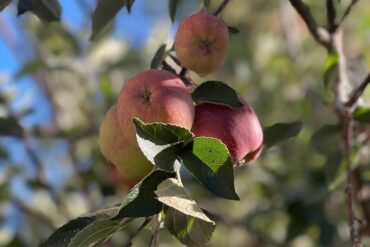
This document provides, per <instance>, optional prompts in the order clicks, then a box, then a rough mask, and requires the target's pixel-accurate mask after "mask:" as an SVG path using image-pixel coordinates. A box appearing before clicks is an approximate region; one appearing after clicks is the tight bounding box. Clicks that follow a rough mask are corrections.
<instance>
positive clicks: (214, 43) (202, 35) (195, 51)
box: [175, 12, 229, 76]
mask: <svg viewBox="0 0 370 247" xmlns="http://www.w3.org/2000/svg"><path fill="white" fill-rule="evenodd" d="M228 46H229V31H228V28H227V26H226V25H225V24H224V23H223V22H222V21H221V20H220V19H218V18H217V17H215V16H213V15H210V14H207V13H205V12H198V13H196V14H193V15H190V16H188V17H186V18H185V19H184V20H183V21H182V22H181V23H180V26H179V28H178V30H177V33H176V37H175V51H176V55H177V57H178V59H179V60H180V62H181V64H182V65H183V66H185V67H186V68H188V69H190V70H193V71H194V72H196V73H198V74H199V75H201V76H205V75H207V74H209V73H212V72H214V71H216V70H218V69H219V68H221V67H222V65H223V64H224V61H225V57H226V52H227V48H228Z"/></svg>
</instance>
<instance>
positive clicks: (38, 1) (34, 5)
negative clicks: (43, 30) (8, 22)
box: [18, 0, 62, 22]
mask: <svg viewBox="0 0 370 247" xmlns="http://www.w3.org/2000/svg"><path fill="white" fill-rule="evenodd" d="M27 11H32V12H33V13H34V14H35V15H36V16H37V17H38V18H40V20H42V21H46V22H53V21H59V20H60V17H61V13H62V8H61V6H60V4H59V2H58V0H19V2H18V15H22V14H24V13H25V12H27Z"/></svg>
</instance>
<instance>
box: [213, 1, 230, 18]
mask: <svg viewBox="0 0 370 247" xmlns="http://www.w3.org/2000/svg"><path fill="white" fill-rule="evenodd" d="M229 1H230V0H224V1H223V2H222V3H221V4H220V6H218V8H217V9H216V11H215V13H214V14H213V15H214V16H218V15H219V14H220V13H221V12H222V10H224V8H225V7H226V6H227V4H228V3H229Z"/></svg>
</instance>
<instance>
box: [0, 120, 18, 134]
mask: <svg viewBox="0 0 370 247" xmlns="http://www.w3.org/2000/svg"><path fill="white" fill-rule="evenodd" d="M22 135H23V128H22V126H21V125H20V124H19V123H18V120H17V119H16V118H14V117H0V136H17V137H21V136H22Z"/></svg>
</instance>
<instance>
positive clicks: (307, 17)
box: [289, 0, 331, 49]
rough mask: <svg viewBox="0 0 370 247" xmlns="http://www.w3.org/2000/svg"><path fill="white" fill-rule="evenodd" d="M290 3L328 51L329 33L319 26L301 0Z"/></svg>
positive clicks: (291, 0)
mask: <svg viewBox="0 0 370 247" xmlns="http://www.w3.org/2000/svg"><path fill="white" fill-rule="evenodd" d="M289 1H290V3H291V4H292V5H293V7H294V8H295V9H296V10H297V12H298V14H299V15H300V16H301V17H302V19H303V20H304V22H305V23H306V25H307V27H308V29H309V30H310V33H311V34H312V36H313V37H314V38H315V40H316V41H317V42H318V43H320V44H321V45H323V46H324V47H326V48H327V49H330V48H331V46H330V35H329V33H328V31H327V30H326V29H325V28H323V27H320V26H319V25H318V24H317V22H316V20H315V18H314V17H313V15H312V13H311V11H310V9H309V8H308V7H307V5H305V4H304V3H303V2H302V1H301V0H289Z"/></svg>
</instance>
